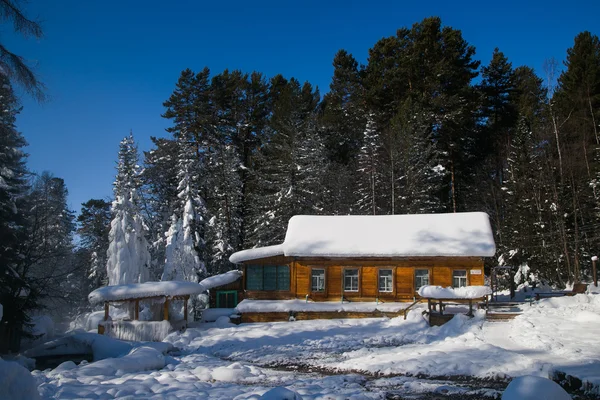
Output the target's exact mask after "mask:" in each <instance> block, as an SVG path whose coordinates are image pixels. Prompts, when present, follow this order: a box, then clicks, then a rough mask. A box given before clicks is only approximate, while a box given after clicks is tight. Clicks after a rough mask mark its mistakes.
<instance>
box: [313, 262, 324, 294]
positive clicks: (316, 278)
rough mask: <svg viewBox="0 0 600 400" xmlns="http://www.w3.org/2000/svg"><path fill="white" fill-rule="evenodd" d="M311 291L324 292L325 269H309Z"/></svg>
mask: <svg viewBox="0 0 600 400" xmlns="http://www.w3.org/2000/svg"><path fill="white" fill-rule="evenodd" d="M311 282H312V284H311V291H313V292H324V291H325V270H324V269H317V268H313V269H312V270H311Z"/></svg>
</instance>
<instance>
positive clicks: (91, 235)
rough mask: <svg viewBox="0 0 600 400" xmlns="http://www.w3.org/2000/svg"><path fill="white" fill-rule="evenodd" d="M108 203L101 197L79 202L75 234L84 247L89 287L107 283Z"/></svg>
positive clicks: (109, 214)
mask: <svg viewBox="0 0 600 400" xmlns="http://www.w3.org/2000/svg"><path fill="white" fill-rule="evenodd" d="M110 221H111V213H110V203H109V202H107V201H104V200H102V199H90V200H88V201H86V202H85V203H82V204H81V212H80V213H79V216H78V217H77V222H78V224H79V227H78V229H77V234H78V235H79V237H80V239H81V242H80V246H81V248H82V249H85V256H83V255H82V257H85V258H86V260H85V264H86V269H87V273H86V275H87V278H88V279H89V284H90V289H92V290H93V289H96V288H98V287H100V286H105V285H106V284H107V283H108V278H107V276H106V261H107V260H106V252H107V250H108V233H109V231H110Z"/></svg>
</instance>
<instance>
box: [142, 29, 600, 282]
mask: <svg viewBox="0 0 600 400" xmlns="http://www.w3.org/2000/svg"><path fill="white" fill-rule="evenodd" d="M474 57H475V48H474V47H473V46H471V45H469V43H468V42H467V41H466V40H465V39H464V38H463V37H462V35H461V32H460V31H459V30H456V29H453V28H451V27H446V26H443V25H442V23H441V21H440V19H439V18H427V19H425V20H423V21H422V22H419V23H417V24H415V25H413V26H412V28H402V29H399V30H398V32H397V34H396V35H395V36H392V37H388V38H383V39H381V40H380V41H378V42H377V43H375V45H374V46H373V47H372V48H371V49H370V50H369V58H368V61H367V65H359V63H358V62H357V61H356V60H355V59H354V57H353V56H352V55H351V54H349V53H348V52H346V51H344V50H340V51H339V52H338V53H337V54H336V56H335V58H334V60H333V66H334V75H333V79H332V82H331V85H330V91H329V92H328V93H327V94H326V95H324V96H323V98H322V99H321V97H320V95H319V92H318V90H317V89H316V88H314V87H312V86H311V85H310V84H309V83H303V84H302V83H300V82H298V81H297V80H296V79H294V78H289V79H287V78H284V77H283V76H281V75H277V76H275V77H272V78H270V79H267V77H265V76H263V75H262V74H260V73H257V72H254V73H251V74H247V73H243V72H240V71H228V70H226V71H224V72H222V73H219V74H216V75H213V76H211V74H210V71H209V70H208V69H206V68H205V69H204V70H202V71H200V72H197V73H196V72H193V71H192V70H189V69H188V70H185V71H183V72H182V74H181V76H180V78H179V81H178V82H177V85H176V89H175V91H174V92H173V94H172V95H171V97H170V98H169V99H168V100H167V101H166V102H165V107H166V112H165V114H164V117H165V118H168V119H170V120H171V121H172V122H173V125H172V127H171V128H170V129H169V131H170V132H171V133H172V134H173V136H172V138H169V139H153V140H154V144H155V149H153V150H152V151H150V152H148V153H146V154H145V164H146V169H145V172H144V174H143V176H144V182H145V187H146V189H147V192H146V194H147V199H149V200H150V201H149V202H148V203H147V207H146V211H147V217H148V221H149V225H150V229H151V232H152V235H153V239H154V241H155V243H160V242H161V240H163V238H164V233H165V232H166V231H167V230H168V225H169V221H170V216H171V214H173V211H174V204H176V203H177V201H176V199H177V194H178V191H177V185H178V180H177V174H178V168H177V165H179V164H180V163H178V162H177V160H178V149H179V148H181V146H182V144H184V145H185V146H188V147H191V148H192V149H193V151H194V154H195V158H196V161H197V164H196V165H195V170H194V171H193V174H194V175H195V176H196V177H197V179H196V181H195V182H196V183H197V185H198V190H199V193H200V195H201V197H202V200H203V204H205V207H204V208H203V211H202V212H203V215H202V218H200V220H199V223H200V224H201V225H202V226H201V228H198V230H197V231H198V232H199V234H198V235H197V242H196V243H197V248H198V249H199V251H200V254H201V257H202V258H203V259H204V260H205V262H206V265H207V268H208V272H209V274H212V273H217V272H219V271H223V270H226V269H229V268H230V267H231V266H230V265H229V263H228V261H227V258H228V256H229V255H230V254H231V252H233V251H235V250H239V249H241V248H248V247H253V246H264V245H269V244H274V243H279V242H281V241H282V240H283V238H284V235H285V228H286V224H287V221H288V219H289V218H290V217H291V216H292V215H295V214H403V213H437V212H460V211H485V212H487V213H488V214H489V215H490V217H491V220H492V223H493V226H494V229H495V232H496V240H497V244H498V253H497V255H498V257H499V258H498V260H499V262H500V263H501V264H507V265H511V266H514V267H515V268H517V267H522V268H521V275H522V276H524V278H529V276H528V273H526V271H527V269H530V271H529V273H533V274H535V275H536V276H537V277H538V278H540V279H543V280H546V281H549V282H551V283H555V284H559V285H563V284H565V283H567V282H573V281H578V280H580V279H582V277H583V275H582V274H583V273H587V272H588V271H589V266H590V263H591V261H590V256H591V255H593V253H594V251H595V250H594V249H595V245H596V244H597V243H598V238H599V236H600V234H596V233H595V231H596V228H597V227H598V222H597V221H598V206H599V198H598V196H599V195H600V193H598V191H599V190H600V189H599V188H598V187H597V185H598V182H599V181H598V179H599V175H598V173H600V154H598V151H599V146H598V144H599V140H600V137H599V132H598V119H599V118H600V115H599V114H600V111H599V104H600V44H599V42H598V37H597V36H595V35H592V34H590V33H589V32H583V33H581V34H579V35H578V36H577V37H576V38H575V42H574V45H573V47H572V48H570V49H569V50H568V54H567V59H566V62H565V68H564V71H563V72H561V73H560V75H558V68H557V66H556V63H553V62H552V61H550V62H547V63H546V64H547V65H546V68H545V71H544V73H545V75H546V76H544V77H543V78H542V77H539V76H537V75H536V73H535V72H534V71H533V69H532V68H530V67H527V66H520V67H516V68H515V67H513V65H512V64H511V62H510V61H509V60H508V59H507V57H506V56H505V55H504V54H503V53H502V52H501V51H500V50H498V49H496V50H495V51H494V53H493V55H492V59H491V61H490V63H489V64H488V65H480V62H479V61H477V60H476V59H475V58H474ZM477 78H478V79H477ZM153 259H154V260H162V259H164V256H163V255H162V254H161V247H160V246H155V248H154V254H153ZM496 262H497V260H493V263H496ZM159 264H160V262H159ZM156 267H157V268H158V270H160V268H161V266H160V265H156Z"/></svg>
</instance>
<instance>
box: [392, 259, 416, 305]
mask: <svg viewBox="0 0 600 400" xmlns="http://www.w3.org/2000/svg"><path fill="white" fill-rule="evenodd" d="M395 278H396V297H397V298H402V297H403V296H404V297H412V296H413V295H414V292H415V291H414V287H415V269H414V268H413V267H397V268H396V277H395Z"/></svg>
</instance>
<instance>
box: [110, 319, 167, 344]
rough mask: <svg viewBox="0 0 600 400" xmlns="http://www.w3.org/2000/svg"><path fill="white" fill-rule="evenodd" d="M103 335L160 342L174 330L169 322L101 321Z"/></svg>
mask: <svg viewBox="0 0 600 400" xmlns="http://www.w3.org/2000/svg"><path fill="white" fill-rule="evenodd" d="M100 325H101V326H103V327H104V335H106V336H109V337H112V338H115V339H121V340H135V341H150V342H161V341H162V340H163V339H164V338H166V337H167V335H168V334H169V332H171V331H172V330H173V328H174V326H172V323H171V322H169V321H124V320H120V321H102V322H100Z"/></svg>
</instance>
